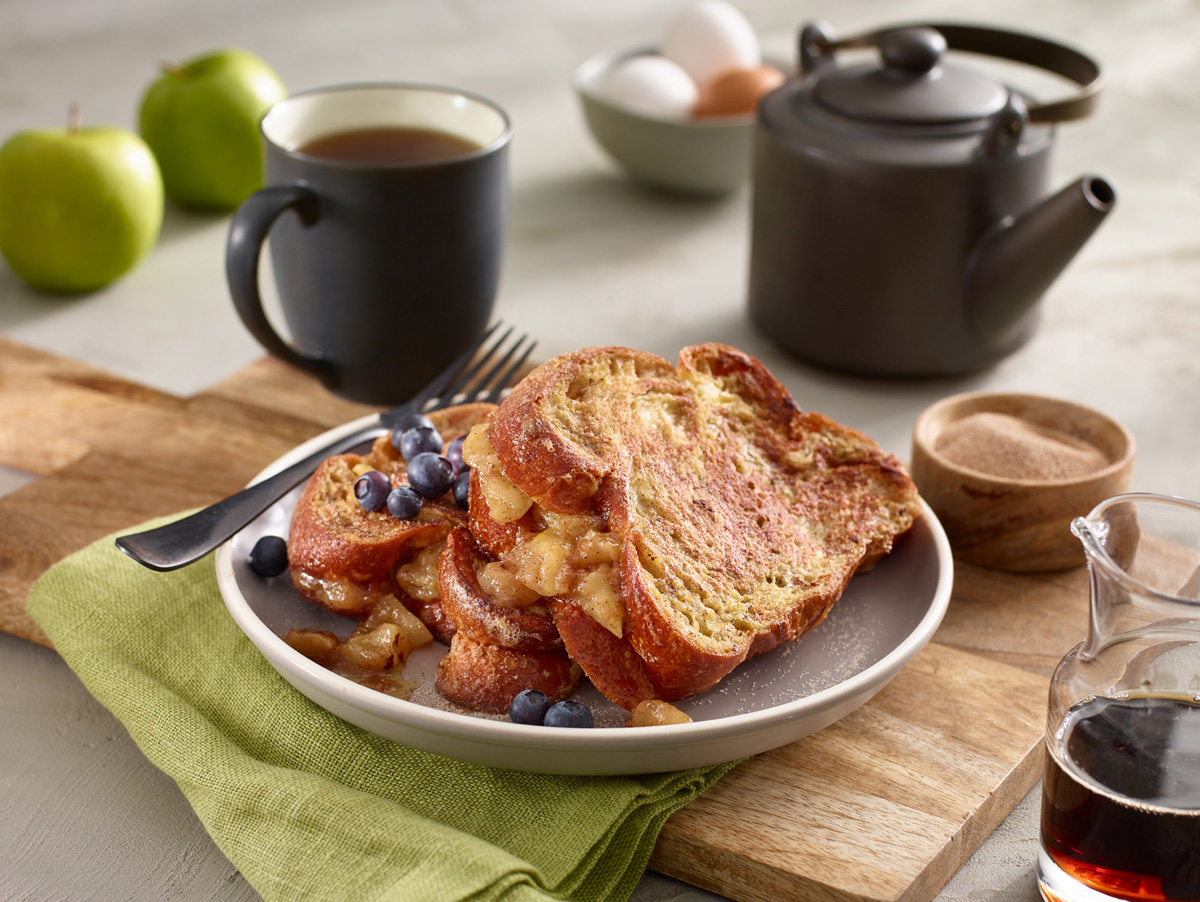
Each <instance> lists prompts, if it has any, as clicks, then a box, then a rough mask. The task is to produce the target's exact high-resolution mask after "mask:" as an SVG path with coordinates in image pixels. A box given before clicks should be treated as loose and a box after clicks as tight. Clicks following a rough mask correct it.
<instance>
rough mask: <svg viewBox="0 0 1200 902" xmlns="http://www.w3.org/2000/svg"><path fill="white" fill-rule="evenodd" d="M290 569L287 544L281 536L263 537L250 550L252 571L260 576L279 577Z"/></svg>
mask: <svg viewBox="0 0 1200 902" xmlns="http://www.w3.org/2000/svg"><path fill="white" fill-rule="evenodd" d="M287 567H288V559H287V542H285V541H284V540H283V539H281V538H279V536H263V537H262V538H261V539H259V540H258V541H257V542H255V543H254V547H253V548H252V549H251V550H250V569H251V570H253V571H254V572H255V573H257V574H258V575H259V576H278V575H279V574H280V573H282V572H283V571H284V570H286V569H287Z"/></svg>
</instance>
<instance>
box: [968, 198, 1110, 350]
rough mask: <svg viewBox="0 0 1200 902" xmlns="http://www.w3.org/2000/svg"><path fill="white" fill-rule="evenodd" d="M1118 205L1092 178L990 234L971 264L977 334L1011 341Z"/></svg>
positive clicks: (970, 286)
mask: <svg viewBox="0 0 1200 902" xmlns="http://www.w3.org/2000/svg"><path fill="white" fill-rule="evenodd" d="M1115 203H1116V193H1115V192H1114V191H1113V189H1112V186H1111V185H1109V183H1108V182H1106V181H1105V180H1104V179H1102V178H1099V177H1098V176H1094V175H1087V176H1083V177H1082V178H1080V179H1079V180H1078V181H1076V182H1073V183H1072V184H1070V185H1068V186H1067V187H1066V188H1064V189H1062V190H1061V191H1059V192H1058V193H1057V194H1055V195H1052V196H1051V197H1048V198H1046V200H1044V201H1042V202H1041V203H1040V204H1038V205H1037V206H1036V207H1033V208H1032V209H1030V210H1027V211H1025V212H1024V213H1022V214H1020V215H1019V216H1017V217H1015V218H1013V217H1009V218H1006V219H1004V220H1003V221H1002V222H1000V223H999V224H998V225H997V226H996V227H995V228H993V229H991V230H989V231H988V232H987V233H986V234H985V235H984V236H983V237H982V238H981V239H980V241H979V243H978V244H977V245H976V246H975V249H974V251H973V252H972V254H971V260H970V262H969V264H968V266H967V278H966V286H965V296H966V305H967V318H968V322H969V323H970V325H971V328H972V330H973V331H974V332H975V334H976V335H978V336H979V338H980V339H981V340H983V341H985V342H987V343H988V344H992V345H996V344H1003V343H1005V342H1007V341H1008V340H1010V339H1011V337H1012V336H1013V334H1014V333H1015V332H1016V331H1017V329H1018V328H1019V327H1020V326H1021V324H1022V321H1023V320H1024V318H1025V315H1026V314H1027V313H1029V312H1030V310H1031V309H1032V308H1033V306H1034V304H1036V303H1037V301H1038V299H1039V298H1040V297H1041V296H1042V294H1044V293H1045V291H1046V289H1047V288H1049V287H1050V285H1051V283H1052V282H1053V281H1054V280H1055V279H1056V278H1058V274H1059V273H1061V272H1062V271H1063V269H1064V268H1065V267H1066V265H1067V264H1068V263H1069V262H1070V261H1071V258H1072V257H1074V256H1075V254H1076V253H1077V252H1078V251H1079V249H1080V248H1081V247H1083V245H1084V243H1085V242H1086V241H1087V240H1088V238H1090V237H1091V235H1092V233H1093V232H1094V231H1095V230H1096V227H1097V226H1099V225H1100V223H1101V221H1102V220H1103V219H1104V217H1105V216H1107V215H1108V213H1109V211H1110V210H1112V208H1113V205H1114V204H1115Z"/></svg>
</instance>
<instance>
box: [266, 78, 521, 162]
mask: <svg viewBox="0 0 1200 902" xmlns="http://www.w3.org/2000/svg"><path fill="white" fill-rule="evenodd" d="M508 127H509V126H508V120H507V118H506V117H505V116H504V115H503V114H502V113H501V112H500V111H499V110H498V109H496V107H494V106H493V105H491V104H490V103H487V102H484V101H482V100H479V99H477V98H474V97H471V96H470V95H467V94H463V93H461V92H458V91H454V90H448V89H444V88H436V87H432V86H423V85H358V86H347V87H341V88H327V89H323V90H317V91H312V92H310V93H307V94H296V95H294V96H292V97H289V98H288V99H287V100H283V101H280V102H279V103H277V104H276V105H275V106H274V107H272V108H271V110H270V111H269V112H268V113H267V115H266V117H265V118H264V119H263V122H262V131H263V135H264V136H265V137H266V138H267V140H268V141H270V142H271V143H273V144H275V145H277V146H279V147H281V148H283V149H284V150H287V151H292V152H299V153H303V154H306V155H309V156H316V157H319V158H321V159H328V160H334V161H338V162H349V163H376V164H379V163H383V164H421V163H427V162H436V161H438V160H446V159H453V158H455V157H461V156H468V155H471V154H474V153H477V152H479V151H480V150H484V149H486V148H488V147H489V146H491V145H493V144H496V143H498V142H501V141H503V140H504V139H505V137H506V136H507V134H508Z"/></svg>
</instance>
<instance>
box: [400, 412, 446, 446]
mask: <svg viewBox="0 0 1200 902" xmlns="http://www.w3.org/2000/svg"><path fill="white" fill-rule="evenodd" d="M418 426H427V427H429V428H430V429H434V430H436V429H437V427H436V426H434V425H433V420H431V419H429V417H427V416H425V415H424V414H420V413H406V414H405V415H404V416H402V417H401V418H400V419H399V420H398V421H397V423H396V425H395V426H393V427H392V447H393V448H395V449H396V450H397V451H399V450H400V440H401V439H402V438H404V433H406V432H408V430H410V429H416V428H417V427H418Z"/></svg>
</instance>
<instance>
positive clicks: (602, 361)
mask: <svg viewBox="0 0 1200 902" xmlns="http://www.w3.org/2000/svg"><path fill="white" fill-rule="evenodd" d="M465 452H466V456H467V460H468V463H470V464H471V465H472V466H474V467H475V470H476V474H477V477H478V487H479V489H480V491H478V492H475V493H473V495H472V505H473V509H472V512H471V520H472V523H476V522H479V523H482V522H483V521H484V520H485V518H490V519H491V520H493V521H495V523H496V524H497V525H496V527H495V528H481V529H479V530H478V532H479V533H482V534H485V535H488V536H491V537H492V538H493V539H495V538H496V537H499V539H496V541H494V542H493V543H492V545H491V546H490V547H489V546H488V543H487V542H486V541H485V542H484V544H485V547H489V550H490V551H493V552H495V551H497V550H500V552H501V555H502V558H503V560H504V561H505V562H506V563H507V564H509V565H511V566H512V568H513V569H514V570H515V572H517V573H518V574H519V575H520V578H521V579H522V580H523V581H524V582H525V583H526V584H527V585H529V586H530V587H531V588H533V589H535V590H536V591H538V592H539V594H542V595H544V596H547V597H553V598H555V599H557V601H555V602H552V603H551V609H552V611H553V612H554V616H555V619H556V621H557V622H558V624H559V630H560V633H561V634H562V635H563V639H564V641H565V642H566V645H567V648H568V650H569V651H570V652H571V654H572V656H573V657H574V658H575V659H576V660H577V661H578V662H579V663H580V664H581V665H582V666H583V668H584V670H585V672H587V674H588V676H589V677H590V678H591V679H592V681H593V682H594V683H595V684H596V685H597V687H598V688H599V689H600V690H601V691H602V692H605V693H606V694H607V695H608V696H609V697H610V698H612V700H613V701H616V702H617V703H618V704H621V705H622V706H624V707H631V706H632V705H631V704H630V703H631V702H632V703H633V704H636V702H637V701H640V700H641V698H639V696H643V697H645V698H654V697H656V698H660V699H664V700H675V699H680V698H684V697H686V696H688V695H692V694H695V693H697V692H701V691H703V690H705V689H708V688H710V687H711V686H713V685H715V684H716V683H717V682H718V681H719V680H720V679H721V678H722V677H723V676H725V674H727V673H728V672H729V671H730V670H732V669H733V668H734V667H735V666H737V665H738V664H739V663H741V662H742V661H744V660H745V659H746V658H747V657H750V656H753V655H756V654H760V653H762V652H764V651H767V650H769V649H771V648H774V647H775V646H777V645H778V644H780V643H781V642H787V641H791V640H794V639H796V638H798V637H799V636H801V635H802V634H803V633H805V632H806V631H807V630H809V629H811V628H813V627H814V626H816V625H817V624H818V623H820V622H821V621H822V620H823V619H824V618H825V616H826V614H827V613H828V612H829V610H830V608H831V607H832V605H833V604H834V602H835V601H836V600H837V599H838V597H839V596H840V595H841V593H842V591H843V589H844V588H845V586H846V583H847V582H848V581H849V579H850V577H851V576H852V575H853V574H854V573H855V571H856V570H857V569H858V568H859V567H860V566H861V565H863V564H864V562H870V561H873V560H875V559H877V558H878V557H879V556H881V555H882V554H885V553H887V552H888V551H890V549H891V547H892V544H893V542H894V541H895V539H896V538H897V537H898V536H900V535H901V534H903V533H904V532H906V531H907V530H908V529H909V528H910V527H911V525H912V523H913V521H914V519H915V518H916V517H917V516H918V515H919V510H920V508H919V501H918V497H917V492H916V489H915V487H914V485H913V483H912V480H911V479H909V477H908V475H907V474H906V473H905V471H904V468H903V467H902V465H901V464H900V463H899V461H898V460H896V458H894V457H892V456H890V455H888V454H885V453H884V452H883V451H882V450H881V449H880V448H879V446H878V445H877V444H876V443H875V442H873V441H872V440H870V439H869V438H867V437H866V436H864V435H862V434H861V433H859V432H856V431H855V430H853V429H850V428H847V427H845V426H842V425H839V424H838V423H836V422H834V421H833V420H831V419H829V418H827V417H824V416H822V415H820V414H816V413H804V412H802V411H801V410H800V409H799V408H798V407H797V406H796V404H795V402H794V401H793V400H792V398H791V396H790V395H789V394H788V392H787V390H786V389H784V387H783V386H782V385H781V384H780V383H779V382H778V381H777V380H776V379H775V378H774V377H773V376H772V375H771V374H770V373H769V372H768V371H767V370H766V368H765V367H763V366H762V364H761V363H759V362H758V361H757V360H755V359H754V358H752V357H750V356H748V355H746V354H744V353H742V352H740V351H737V350H734V349H733V348H730V347H727V346H724V345H718V344H707V345H699V346H695V347H691V348H686V349H684V351H683V352H682V353H681V355H680V361H679V365H678V366H677V367H675V366H672V365H671V364H670V363H669V362H667V361H666V360H663V359H662V358H659V357H657V356H655V355H652V354H648V353H644V352H641V351H635V350H630V349H627V348H591V349H586V350H583V351H579V352H576V353H572V354H566V355H564V356H562V357H558V358H555V359H553V360H551V361H549V362H547V363H545V364H543V365H542V366H540V367H538V368H537V369H536V370H534V371H533V372H532V373H531V374H530V375H529V376H527V377H526V378H525V379H524V380H523V381H522V382H521V383H520V384H519V385H518V386H517V387H516V388H514V389H513V391H512V393H511V395H510V396H509V397H508V398H507V399H506V400H505V401H504V402H503V403H502V404H501V406H500V408H499V409H498V410H497V411H496V412H495V413H494V414H493V415H492V417H491V418H490V420H489V421H488V423H487V425H486V426H480V427H477V428H476V429H474V430H472V433H471V435H470V437H469V438H468V440H467V445H466V448H465ZM484 506H486V509H485V507H484ZM503 546H508V547H507V548H504V547H503ZM571 607H573V608H574V611H572V610H570V608H571ZM580 614H583V615H586V616H587V617H588V618H590V620H592V621H594V623H595V624H597V625H599V626H600V627H601V628H603V630H605V631H606V632H607V633H609V634H610V636H611V637H612V639H615V640H618V641H617V642H615V643H613V642H611V641H610V640H609V638H607V637H602V636H600V634H599V633H597V632H596V631H595V630H594V629H593V628H592V627H591V626H587V625H585V626H581V625H580V622H579V621H578V617H579V615H580ZM589 631H590V633H591V637H590V638H588V636H587V634H588V632H589ZM602 645H607V646H611V647H608V648H602V647H601V646H602ZM627 652H628V654H630V655H633V656H636V658H637V659H638V660H637V661H632V660H631V659H630V658H629V657H628V656H627ZM618 659H619V660H618ZM614 687H615V688H614Z"/></svg>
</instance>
